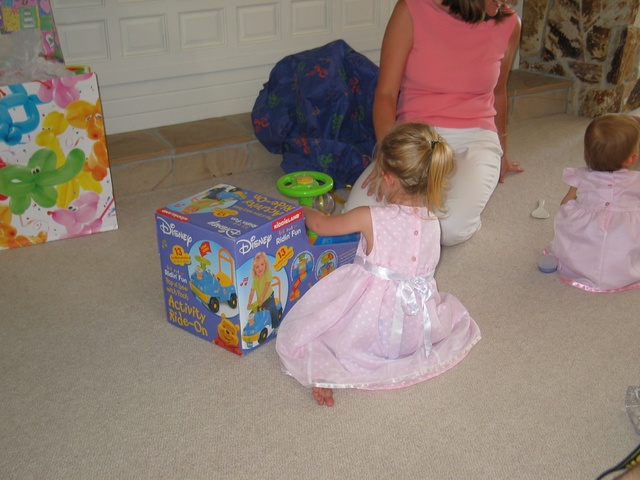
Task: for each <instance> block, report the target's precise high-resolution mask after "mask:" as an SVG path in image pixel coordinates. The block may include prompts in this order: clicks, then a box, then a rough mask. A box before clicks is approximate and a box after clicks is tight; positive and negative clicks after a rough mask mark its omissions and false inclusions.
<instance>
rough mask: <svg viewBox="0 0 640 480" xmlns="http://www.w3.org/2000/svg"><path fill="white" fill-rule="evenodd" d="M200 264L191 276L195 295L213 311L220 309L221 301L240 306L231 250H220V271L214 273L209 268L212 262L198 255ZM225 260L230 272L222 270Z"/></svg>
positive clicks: (232, 305) (190, 283)
mask: <svg viewBox="0 0 640 480" xmlns="http://www.w3.org/2000/svg"><path fill="white" fill-rule="evenodd" d="M195 258H196V260H197V261H198V265H196V270H195V272H193V274H192V275H191V278H190V282H189V286H190V287H191V291H192V292H193V293H194V294H195V296H196V297H197V298H198V300H200V301H201V302H202V303H204V304H205V305H206V306H207V307H208V308H209V310H211V311H212V312H213V313H218V311H219V310H220V302H221V301H223V302H227V304H228V305H229V307H231V308H236V307H237V306H238V295H237V293H236V287H235V281H234V273H233V260H232V258H231V255H230V254H229V252H227V251H226V250H224V249H221V250H220V251H219V252H218V273H217V274H216V275H214V274H213V273H211V271H210V270H209V268H208V267H209V266H210V265H211V262H210V261H209V260H207V259H206V258H204V257H201V256H196V257H195ZM223 262H225V263H227V264H228V266H229V271H230V274H226V273H224V272H223V271H222V265H223Z"/></svg>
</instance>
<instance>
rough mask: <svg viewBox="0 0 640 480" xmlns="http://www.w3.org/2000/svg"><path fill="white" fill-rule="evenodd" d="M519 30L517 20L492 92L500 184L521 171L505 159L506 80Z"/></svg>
mask: <svg viewBox="0 0 640 480" xmlns="http://www.w3.org/2000/svg"><path fill="white" fill-rule="evenodd" d="M520 30H521V26H520V19H518V22H517V23H516V26H515V27H514V29H513V32H511V37H509V43H508V45H507V51H506V52H505V54H504V58H503V59H502V64H501V65H500V76H499V77H498V83H497V84H496V87H495V88H494V90H493V95H494V97H495V100H494V107H495V109H496V117H495V122H496V128H497V129H498V136H499V137H500V145H501V146H502V152H503V155H502V164H501V166H500V183H502V182H504V177H505V175H506V174H507V173H508V172H522V171H523V170H522V168H520V165H519V164H518V163H511V162H509V159H508V157H507V114H508V105H509V97H508V93H507V80H508V79H509V73H510V72H511V66H512V65H513V58H514V57H515V54H516V51H517V50H518V45H519V44H520Z"/></svg>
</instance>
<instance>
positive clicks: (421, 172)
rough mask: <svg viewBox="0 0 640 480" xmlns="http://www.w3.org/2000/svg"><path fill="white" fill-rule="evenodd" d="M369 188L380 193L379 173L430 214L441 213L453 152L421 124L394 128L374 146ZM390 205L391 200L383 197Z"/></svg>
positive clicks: (433, 132) (409, 124)
mask: <svg viewBox="0 0 640 480" xmlns="http://www.w3.org/2000/svg"><path fill="white" fill-rule="evenodd" d="M374 160H375V162H376V164H375V172H376V173H377V175H376V178H375V180H373V187H374V189H375V190H376V191H378V192H379V191H380V187H381V185H382V182H383V180H382V172H386V173H390V174H392V175H393V176H395V177H396V178H397V180H398V182H399V186H400V188H401V189H402V191H403V192H404V194H406V195H408V196H411V197H414V198H418V199H421V200H422V202H423V203H424V205H425V206H426V207H427V208H428V209H429V210H430V211H431V212H433V213H437V212H444V210H445V209H444V193H445V190H446V188H447V186H448V177H449V174H450V173H451V172H452V171H453V169H454V160H453V151H452V150H451V147H449V145H448V144H447V142H445V140H444V139H443V138H442V137H441V136H440V135H438V133H437V132H436V131H435V129H434V128H433V127H431V126H429V125H426V124H424V123H404V124H400V125H397V126H395V127H394V128H393V129H392V130H391V131H389V133H387V134H386V135H385V136H384V137H383V138H382V140H380V142H378V144H377V145H376V149H375V152H374ZM387 200H388V201H389V202H391V203H393V201H394V198H393V197H392V198H387Z"/></svg>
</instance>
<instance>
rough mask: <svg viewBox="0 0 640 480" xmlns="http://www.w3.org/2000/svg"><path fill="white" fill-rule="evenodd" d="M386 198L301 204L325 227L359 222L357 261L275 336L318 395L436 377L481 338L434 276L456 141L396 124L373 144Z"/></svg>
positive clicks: (327, 397)
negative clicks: (330, 208) (321, 207)
mask: <svg viewBox="0 0 640 480" xmlns="http://www.w3.org/2000/svg"><path fill="white" fill-rule="evenodd" d="M375 157H376V160H377V162H376V170H375V172H376V176H375V179H374V181H375V184H376V188H377V190H378V192H379V193H380V194H381V195H382V196H383V197H384V198H385V200H386V204H385V205H382V206H372V207H357V208H355V209H353V210H350V211H349V212H347V213H345V214H343V215H335V216H324V215H323V214H321V213H320V212H318V211H316V210H313V209H311V208H308V207H303V208H304V214H305V218H306V223H307V226H308V227H309V228H310V229H311V230H313V231H314V232H316V233H318V234H319V235H344V234H349V233H354V232H360V233H361V234H362V235H361V240H360V244H359V246H358V249H357V252H356V257H355V260H354V263H353V264H350V265H344V266H342V267H340V268H338V269H337V270H336V271H334V272H333V273H331V274H330V275H328V276H327V277H325V278H323V279H322V280H320V281H319V282H318V283H317V284H315V285H314V286H313V287H312V288H311V290H310V291H309V292H307V294H305V295H304V296H303V297H302V298H301V299H300V300H299V301H298V303H297V304H296V305H294V306H293V308H292V309H291V310H290V312H289V313H288V314H287V315H286V317H285V319H284V320H283V322H282V325H281V326H280V331H279V332H278V336H277V337H276V350H277V352H278V355H279V356H280V359H281V362H282V367H283V370H284V371H285V372H286V373H288V374H289V375H291V376H293V377H294V378H296V379H297V380H298V381H299V382H300V383H302V384H303V385H305V386H307V387H312V392H313V396H314V398H315V399H316V401H317V402H318V404H320V405H328V406H332V405H333V404H334V399H333V389H336V388H361V389H390V388H399V387H405V386H408V385H412V384H415V383H418V382H421V381H424V380H427V379H429V378H432V377H434V376H436V375H439V374H440V373H442V372H444V371H445V370H447V369H449V368H451V367H453V366H454V365H455V364H457V363H458V362H459V361H461V360H462V359H463V358H464V357H465V355H466V354H467V353H468V352H469V350H470V349H471V347H473V345H475V343H476V342H477V341H478V340H480V331H479V329H478V326H477V325H476V323H475V322H474V321H473V319H472V318H471V317H470V316H469V313H468V312H467V310H466V309H465V308H464V306H463V305H462V304H461V303H460V302H459V301H458V299H456V298H455V297H453V296H452V295H448V294H446V293H440V292H438V288H437V286H436V282H435V280H434V278H433V274H434V271H435V269H436V266H437V264H438V259H439V258H440V223H439V221H438V217H437V216H436V215H435V213H436V212H439V211H441V210H442V205H443V192H444V189H445V186H446V182H447V177H448V175H449V174H450V173H451V172H452V170H453V168H454V162H453V154H452V151H451V149H450V148H449V146H448V145H447V144H446V143H445V142H444V140H442V138H441V137H440V136H439V135H438V134H437V133H436V132H435V130H434V129H433V128H431V127H430V126H427V125H425V124H421V123H407V124H403V125H399V126H397V127H395V128H394V129H393V130H391V131H390V132H389V133H388V134H387V135H385V137H384V138H383V139H382V140H381V142H380V144H379V145H378V147H377V150H376V153H375Z"/></svg>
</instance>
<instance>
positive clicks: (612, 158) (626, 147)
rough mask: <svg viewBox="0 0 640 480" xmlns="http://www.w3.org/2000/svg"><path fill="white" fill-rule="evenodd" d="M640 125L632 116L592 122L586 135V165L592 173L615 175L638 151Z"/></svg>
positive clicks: (596, 119)
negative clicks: (612, 173) (595, 171)
mask: <svg viewBox="0 0 640 480" xmlns="http://www.w3.org/2000/svg"><path fill="white" fill-rule="evenodd" d="M639 144H640V125H638V122H636V120H634V119H633V118H632V117H630V116H629V115H624V114H617V113H608V114H605V115H602V116H600V117H597V118H595V119H593V120H592V121H591V123H590V124H589V126H588V127H587V130H586V131H585V134H584V161H585V163H586V164H587V167H589V168H590V169H591V170H598V171H601V172H615V171H616V170H620V169H621V168H622V163H623V162H624V161H625V160H626V159H628V158H629V157H630V156H631V155H633V153H635V152H637V151H638V146H639Z"/></svg>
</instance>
